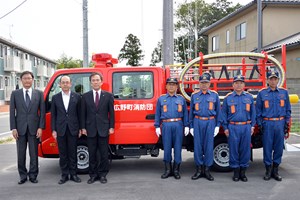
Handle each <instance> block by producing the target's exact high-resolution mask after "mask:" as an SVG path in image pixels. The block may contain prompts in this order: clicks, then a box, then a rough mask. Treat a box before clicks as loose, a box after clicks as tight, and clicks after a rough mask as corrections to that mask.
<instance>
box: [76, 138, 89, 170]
mask: <svg viewBox="0 0 300 200" xmlns="http://www.w3.org/2000/svg"><path fill="white" fill-rule="evenodd" d="M77 172H78V173H80V174H86V173H88V172H89V151H88V147H87V142H86V140H85V139H82V138H80V139H79V141H78V143H77Z"/></svg>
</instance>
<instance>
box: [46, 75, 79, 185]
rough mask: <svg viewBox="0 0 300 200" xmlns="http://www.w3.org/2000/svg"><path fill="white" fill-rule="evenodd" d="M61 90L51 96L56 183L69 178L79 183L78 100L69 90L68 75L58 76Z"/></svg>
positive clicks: (63, 181) (61, 182)
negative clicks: (56, 153) (55, 155)
mask: <svg viewBox="0 0 300 200" xmlns="http://www.w3.org/2000/svg"><path fill="white" fill-rule="evenodd" d="M59 84H60V87H61V89H62V91H61V92H60V93H58V94H56V95H54V96H53V97H52V104H51V128H52V136H53V137H54V138H55V139H57V143H58V149H59V166H60V169H61V179H60V180H59V182H58V184H60V185H61V184H64V183H65V182H67V181H68V180H69V175H70V180H72V181H74V182H76V183H79V182H81V180H80V178H79V177H78V176H77V173H76V169H77V140H78V137H79V136H80V131H81V130H80V131H79V128H80V101H81V97H80V95H79V94H77V93H75V92H73V91H71V90H70V89H71V86H72V83H71V79H70V77H69V76H66V75H64V76H62V77H61V78H60V82H59Z"/></svg>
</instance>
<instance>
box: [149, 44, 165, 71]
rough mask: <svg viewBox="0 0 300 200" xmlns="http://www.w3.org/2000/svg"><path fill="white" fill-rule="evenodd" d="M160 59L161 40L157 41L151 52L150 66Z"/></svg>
mask: <svg viewBox="0 0 300 200" xmlns="http://www.w3.org/2000/svg"><path fill="white" fill-rule="evenodd" d="M161 61H162V41H161V42H158V43H157V46H156V47H155V48H154V50H153V52H152V54H151V60H150V66H155V65H156V64H157V63H159V62H161Z"/></svg>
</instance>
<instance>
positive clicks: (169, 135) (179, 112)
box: [154, 78, 189, 179]
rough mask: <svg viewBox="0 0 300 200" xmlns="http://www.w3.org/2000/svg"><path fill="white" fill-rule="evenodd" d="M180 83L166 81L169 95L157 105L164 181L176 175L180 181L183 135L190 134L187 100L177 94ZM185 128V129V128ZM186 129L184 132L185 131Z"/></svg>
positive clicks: (160, 99) (157, 133)
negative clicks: (162, 151) (162, 149)
mask: <svg viewBox="0 0 300 200" xmlns="http://www.w3.org/2000/svg"><path fill="white" fill-rule="evenodd" d="M177 88H178V81H177V79H176V78H168V79H167V81H166V89H167V94H164V95H162V96H160V97H159V98H158V100H157V104H156V113H155V124H154V126H155V128H156V130H155V131H156V135H157V136H158V137H159V136H160V135H161V129H160V126H161V125H162V141H163V147H164V164H165V172H164V174H162V175H161V178H162V179H165V178H168V177H169V176H171V175H174V177H175V179H180V173H179V167H180V163H181V149H182V140H183V134H184V135H185V136H186V135H188V134H189V128H188V109H187V105H186V101H185V99H184V98H183V97H182V96H181V95H178V94H176V91H177ZM184 127H185V128H184ZM183 129H184V130H183ZM172 147H174V165H173V170H172Z"/></svg>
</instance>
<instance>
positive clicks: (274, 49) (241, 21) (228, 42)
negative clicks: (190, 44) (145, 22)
mask: <svg viewBox="0 0 300 200" xmlns="http://www.w3.org/2000/svg"><path fill="white" fill-rule="evenodd" d="M261 2H262V4H261V8H262V9H261V14H262V15H261V16H262V17H261V24H262V26H261V29H262V31H261V33H262V37H261V38H262V39H261V43H260V44H261V45H260V46H261V50H263V51H266V52H268V54H269V55H273V56H274V57H275V58H276V59H277V60H279V61H281V46H282V45H283V44H285V45H286V47H287V51H286V53H287V54H286V55H287V59H286V64H287V74H286V75H287V76H286V77H287V79H286V80H287V86H288V88H289V89H290V92H291V93H297V94H300V89H299V88H300V26H299V25H298V22H299V19H300V0H262V1H261ZM257 16H259V15H258V12H257V1H256V0H253V1H251V2H250V3H248V4H247V5H245V6H243V7H241V8H240V9H238V10H236V11H235V12H233V13H231V14H229V15H228V16H226V17H224V18H222V19H221V20H219V21H217V22H215V23H214V24H212V25H210V26H208V27H206V28H205V29H203V30H201V31H200V33H199V34H200V35H202V36H207V37H208V49H209V50H208V52H209V53H210V54H211V53H219V52H256V51H257V47H258V45H259V43H258V42H259V41H258V38H259V37H258V24H259V23H258V17H257ZM232 60H233V59H232ZM235 60H236V59H235ZM213 62H218V61H217V60H216V61H213Z"/></svg>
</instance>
